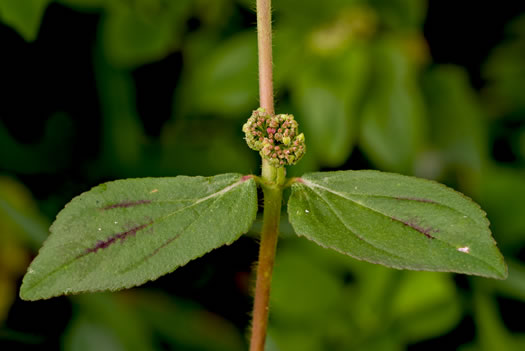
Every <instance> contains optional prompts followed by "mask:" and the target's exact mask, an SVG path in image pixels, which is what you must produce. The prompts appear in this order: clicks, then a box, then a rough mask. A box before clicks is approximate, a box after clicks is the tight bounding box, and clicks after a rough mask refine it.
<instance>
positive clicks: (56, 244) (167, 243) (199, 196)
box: [20, 174, 257, 300]
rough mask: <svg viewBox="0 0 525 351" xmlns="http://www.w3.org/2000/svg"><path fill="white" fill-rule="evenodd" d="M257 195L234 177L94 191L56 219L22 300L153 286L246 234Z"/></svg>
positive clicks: (248, 181) (153, 181)
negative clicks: (160, 278)
mask: <svg viewBox="0 0 525 351" xmlns="http://www.w3.org/2000/svg"><path fill="white" fill-rule="evenodd" d="M256 194H257V193H256V186H255V181H254V180H253V179H252V178H251V177H243V176H242V175H239V174H223V175H218V176H215V177H209V178H205V177H186V176H179V177H175V178H144V179H129V180H118V181H114V182H109V183H105V184H102V185H99V186H97V187H95V188H93V189H92V190H90V191H88V192H86V193H84V194H82V195H80V196H78V197H76V198H75V199H73V200H72V201H71V202H70V203H69V204H68V205H67V206H66V207H65V209H64V210H62V212H60V213H59V214H58V216H57V219H56V221H55V222H54V223H53V225H52V226H51V235H50V236H49V238H48V239H47V241H46V242H45V243H44V246H43V247H42V249H41V250H40V253H39V255H38V256H37V257H36V259H35V260H34V261H33V263H32V264H31V266H30V267H29V270H28V272H27V274H26V276H25V277H24V281H23V284H22V287H21V289H20V296H21V297H22V298H23V299H26V300H37V299H43V298H49V297H53V296H57V295H60V294H64V293H65V294H69V293H79V292H87V291H100V290H118V289H123V288H129V287H132V286H136V285H139V284H142V283H145V282H146V281H148V280H153V279H156V278H158V277H160V276H161V275H163V274H166V273H169V272H172V271H173V270H175V268H177V267H179V266H182V265H184V264H186V263H187V262H188V261H190V260H192V259H195V258H197V257H200V256H202V255H204V254H205V253H207V252H209V251H211V250H212V249H215V248H217V247H219V246H222V245H225V244H231V243H232V242H234V241H235V240H237V239H238V238H239V236H240V235H241V234H243V233H245V232H246V231H248V230H249V229H250V226H251V225H252V222H253V221H254V220H255V215H256V212H257V195H256Z"/></svg>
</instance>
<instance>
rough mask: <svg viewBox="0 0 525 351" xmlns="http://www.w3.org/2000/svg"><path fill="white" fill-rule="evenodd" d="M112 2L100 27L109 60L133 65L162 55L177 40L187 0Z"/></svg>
mask: <svg viewBox="0 0 525 351" xmlns="http://www.w3.org/2000/svg"><path fill="white" fill-rule="evenodd" d="M112 5H113V7H112V8H110V9H109V10H108V11H107V14H106V16H104V17H103V20H102V23H101V30H102V34H103V43H104V48H105V52H106V54H107V56H108V58H109V60H110V61H111V62H112V63H113V64H115V65H117V66H124V67H136V66H139V65H141V64H145V63H149V62H152V61H156V60H159V59H162V58H164V57H165V56H167V55H168V54H170V53H171V52H173V51H175V50H176V49H177V48H178V47H179V45H180V44H181V36H182V33H183V31H184V24H185V21H186V17H187V15H188V11H189V5H190V2H189V1H188V0H179V1H170V2H166V3H165V4H161V3H160V2H159V3H157V2H148V1H139V2H135V4H134V5H133V6H122V5H120V4H118V3H113V4H112Z"/></svg>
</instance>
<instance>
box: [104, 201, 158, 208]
mask: <svg viewBox="0 0 525 351" xmlns="http://www.w3.org/2000/svg"><path fill="white" fill-rule="evenodd" d="M149 203H151V200H137V201H128V202H119V203H116V204H112V205H108V206H105V207H102V209H103V210H111V209H113V208H126V207H133V206H138V205H144V204H149Z"/></svg>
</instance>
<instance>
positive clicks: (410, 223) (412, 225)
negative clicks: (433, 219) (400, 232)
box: [392, 217, 439, 239]
mask: <svg viewBox="0 0 525 351" xmlns="http://www.w3.org/2000/svg"><path fill="white" fill-rule="evenodd" d="M392 219H393V220H395V221H398V222H401V223H403V224H404V225H406V226H408V227H410V228H412V229H415V230H417V231H418V232H420V233H421V234H423V235H424V236H426V237H427V238H429V239H435V238H436V237H435V236H433V235H432V233H437V232H439V230H438V229H434V228H432V227H428V228H425V227H422V226H420V225H419V224H417V223H416V221H415V220H413V219H411V220H408V221H405V220H402V219H399V218H395V217H392Z"/></svg>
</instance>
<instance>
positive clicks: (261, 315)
mask: <svg viewBox="0 0 525 351" xmlns="http://www.w3.org/2000/svg"><path fill="white" fill-rule="evenodd" d="M257 43H258V53H259V98H260V104H261V107H263V108H264V109H265V110H266V112H268V113H269V114H270V115H273V114H275V110H274V106H273V77H272V18H271V0H257ZM261 177H262V179H263V183H262V190H263V194H264V214H263V228H262V233H261V243H260V248H259V262H258V265H257V280H256V283H255V300H254V306H253V316H252V337H251V341H250V351H263V350H264V343H265V341H266V329H267V325H268V311H269V300H270V286H271V281H272V271H273V264H274V260H275V249H276V246H277V237H278V235H279V219H280V216H281V201H282V194H283V191H282V185H283V184H284V181H285V169H284V168H283V167H273V166H272V165H271V164H270V163H269V162H268V161H267V160H266V159H263V163H262V175H261Z"/></svg>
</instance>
